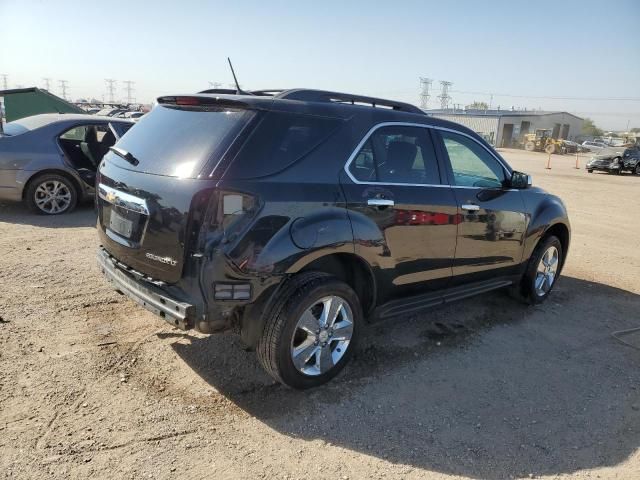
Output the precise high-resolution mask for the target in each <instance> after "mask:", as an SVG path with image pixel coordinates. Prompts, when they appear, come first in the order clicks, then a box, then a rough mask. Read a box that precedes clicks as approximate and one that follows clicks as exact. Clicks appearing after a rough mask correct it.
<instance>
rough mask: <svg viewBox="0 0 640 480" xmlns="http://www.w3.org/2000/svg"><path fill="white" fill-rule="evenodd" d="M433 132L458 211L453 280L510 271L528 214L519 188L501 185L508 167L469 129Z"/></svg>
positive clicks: (518, 259) (517, 260) (519, 250)
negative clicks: (468, 132)
mask: <svg viewBox="0 0 640 480" xmlns="http://www.w3.org/2000/svg"><path fill="white" fill-rule="evenodd" d="M437 132H438V133H437V137H438V145H439V148H440V149H441V151H442V152H443V157H444V158H445V160H446V162H445V164H446V168H447V170H448V172H447V173H448V176H449V180H450V182H451V185H452V188H453V191H454V194H455V198H456V201H457V204H458V208H459V212H460V214H461V222H460V224H459V225H458V237H457V241H456V253H455V261H454V264H453V277H454V279H453V282H452V284H460V283H466V282H468V281H475V280H486V279H489V278H493V277H495V276H497V275H502V274H504V275H509V274H511V273H514V272H515V270H516V268H517V266H518V265H519V264H520V262H521V260H522V250H523V239H524V235H525V231H526V225H527V216H526V213H525V205H524V200H523V199H522V195H521V193H520V191H519V190H514V189H510V188H508V187H505V185H506V180H507V178H508V176H509V175H510V172H509V171H508V170H507V168H506V166H504V165H503V164H502V162H501V161H500V160H499V159H498V158H497V157H496V156H495V155H494V154H493V153H492V152H491V151H490V150H489V149H488V147H486V146H485V145H483V144H481V143H480V142H479V141H478V140H476V139H475V138H473V137H471V136H470V135H466V134H464V133H462V132H454V131H452V130H440V129H439V130H437Z"/></svg>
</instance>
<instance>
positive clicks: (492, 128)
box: [426, 109, 584, 147]
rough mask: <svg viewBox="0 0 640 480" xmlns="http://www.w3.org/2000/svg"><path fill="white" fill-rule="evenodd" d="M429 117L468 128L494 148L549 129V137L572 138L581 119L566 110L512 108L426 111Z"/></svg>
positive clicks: (579, 126) (507, 145)
mask: <svg viewBox="0 0 640 480" xmlns="http://www.w3.org/2000/svg"><path fill="white" fill-rule="evenodd" d="M426 113H427V114H428V115H431V116H433V117H437V118H442V119H444V120H450V121H452V122H456V123H460V124H462V125H465V126H467V127H469V128H470V129H471V130H473V131H475V132H477V133H478V134H480V135H482V136H483V137H484V138H485V139H486V140H487V141H488V142H489V143H491V144H492V145H495V146H498V147H511V146H517V145H518V144H519V143H521V142H522V138H523V136H524V135H525V134H527V133H534V132H535V131H536V130H537V129H540V128H544V129H550V130H552V137H553V138H562V139H565V140H572V139H573V138H575V137H576V136H578V135H580V133H581V132H582V124H583V122H584V120H583V119H582V118H580V117H577V116H575V115H573V114H571V113H568V112H544V111H526V110H525V111H513V110H453V109H447V110H427V111H426Z"/></svg>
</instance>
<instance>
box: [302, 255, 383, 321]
mask: <svg viewBox="0 0 640 480" xmlns="http://www.w3.org/2000/svg"><path fill="white" fill-rule="evenodd" d="M308 271H317V272H323V273H328V274H330V275H333V276H334V277H336V278H339V279H340V280H342V281H343V282H345V283H346V284H347V285H349V286H350V287H351V288H352V289H353V290H354V291H355V292H356V295H358V298H359V299H360V305H361V306H362V311H363V313H364V315H365V316H367V315H369V314H370V313H371V312H372V311H373V309H374V308H375V305H376V299H377V293H376V292H377V289H376V280H375V275H374V274H373V272H372V270H371V267H370V266H369V264H368V263H367V262H366V261H365V260H364V259H363V258H362V257H360V256H358V255H356V254H355V253H344V252H340V253H330V254H327V255H324V256H322V257H320V258H317V259H315V260H313V261H311V262H309V263H308V264H306V265H305V266H304V267H303V268H301V269H300V270H299V272H308Z"/></svg>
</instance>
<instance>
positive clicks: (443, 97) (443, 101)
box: [438, 80, 453, 110]
mask: <svg viewBox="0 0 640 480" xmlns="http://www.w3.org/2000/svg"><path fill="white" fill-rule="evenodd" d="M451 85H453V82H447V81H445V80H442V81H441V82H440V86H441V87H442V91H441V93H440V95H438V98H439V99H440V108H441V109H442V110H446V109H447V108H448V107H449V100H451V95H449V87H450V86H451Z"/></svg>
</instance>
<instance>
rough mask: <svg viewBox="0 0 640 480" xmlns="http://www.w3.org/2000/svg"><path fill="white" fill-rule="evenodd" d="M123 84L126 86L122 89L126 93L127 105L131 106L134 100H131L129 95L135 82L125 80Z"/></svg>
mask: <svg viewBox="0 0 640 480" xmlns="http://www.w3.org/2000/svg"><path fill="white" fill-rule="evenodd" d="M123 83H124V84H125V85H126V87H125V88H124V89H125V91H126V92H127V103H128V104H132V103H133V102H135V100H136V99H135V98H133V97H132V96H131V93H132V92H133V90H134V89H133V85H135V83H136V82H132V81H131V80H125V81H124V82H123Z"/></svg>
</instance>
